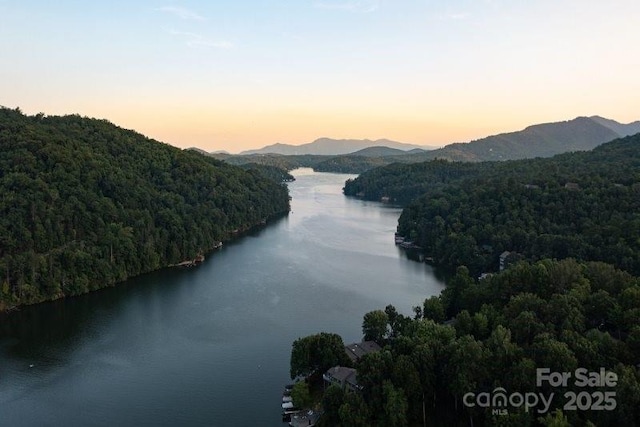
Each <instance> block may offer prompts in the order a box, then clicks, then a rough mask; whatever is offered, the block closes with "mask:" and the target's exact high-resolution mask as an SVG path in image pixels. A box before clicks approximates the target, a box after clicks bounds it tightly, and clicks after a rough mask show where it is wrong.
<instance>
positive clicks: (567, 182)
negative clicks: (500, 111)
mask: <svg viewBox="0 0 640 427" xmlns="http://www.w3.org/2000/svg"><path fill="white" fill-rule="evenodd" d="M344 191H345V194H347V195H358V196H361V197H364V198H368V199H374V200H379V199H380V198H381V197H389V199H390V200H391V201H393V202H396V203H401V204H407V203H408V206H406V208H405V209H404V210H403V213H402V215H401V217H400V220H399V225H398V232H399V233H400V234H401V235H403V236H405V237H407V238H408V239H410V240H412V241H413V242H415V243H416V244H417V245H419V246H420V247H422V248H423V250H424V251H425V253H426V255H428V256H430V257H432V258H433V259H434V261H435V262H436V263H437V264H440V265H442V266H444V267H446V268H449V269H450V270H454V269H455V268H456V267H457V266H458V265H466V266H467V267H468V268H469V270H470V271H471V272H472V274H474V275H478V274H480V273H482V272H485V271H494V270H496V269H497V267H498V257H499V255H500V254H501V253H503V252H504V251H509V252H512V253H513V256H512V257H514V258H522V257H524V258H526V259H529V260H533V261H535V260H537V259H542V258H556V259H563V258H567V257H574V258H577V259H581V260H589V261H605V262H608V263H611V264H612V265H615V266H617V267H619V268H622V269H624V270H626V271H629V272H631V273H633V274H640V135H636V136H632V137H627V138H624V139H620V140H616V141H613V142H610V143H607V144H604V145H602V146H600V147H598V148H596V149H594V150H593V151H589V152H577V153H568V154H563V155H558V156H556V157H553V158H548V159H531V160H519V161H508V162H485V163H475V164H474V163H451V162H447V161H433V162H426V163H421V164H415V165H391V166H388V167H385V168H380V169H376V170H373V171H370V172H368V173H365V174H362V175H361V176H360V177H358V178H357V179H356V180H353V181H348V182H347V183H346V184H345V190H344Z"/></svg>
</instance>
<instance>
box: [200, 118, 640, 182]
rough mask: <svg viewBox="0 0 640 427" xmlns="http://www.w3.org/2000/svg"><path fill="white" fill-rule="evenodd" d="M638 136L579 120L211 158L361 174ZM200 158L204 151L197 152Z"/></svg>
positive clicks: (635, 127) (579, 147)
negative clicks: (437, 143)
mask: <svg viewBox="0 0 640 427" xmlns="http://www.w3.org/2000/svg"><path fill="white" fill-rule="evenodd" d="M637 133H640V121H635V122H633V123H628V124H623V123H619V122H617V121H615V120H611V119H606V118H603V117H600V116H591V117H577V118H575V119H573V120H567V121H562V122H554V123H543V124H537V125H532V126H529V127H527V128H525V129H523V130H520V131H517V132H508V133H501V134H498V135H493V136H488V137H486V138H482V139H478V140H474V141H471V142H467V143H454V144H449V145H447V146H445V147H442V148H433V147H425V146H417V145H412V144H404V143H401V142H396V141H389V140H387V139H379V140H376V141H371V140H367V139H365V140H336V139H329V138H320V139H317V140H316V141H314V142H312V143H309V144H303V145H300V146H293V145H286V144H274V145H270V146H268V147H264V148H262V149H260V150H251V151H245V152H244V153H242V155H230V154H220V153H218V154H213V153H208V155H209V156H213V157H215V158H217V159H220V160H224V161H226V162H228V163H232V164H243V163H259V164H265V165H271V166H277V167H280V168H283V169H286V170H291V169H295V168H297V167H311V168H313V169H315V170H317V171H322V172H343V173H362V172H364V171H366V170H369V169H372V168H375V167H379V166H384V165H388V164H391V163H418V162H424V161H428V160H433V159H446V160H451V161H465V162H481V161H491V160H517V159H526V158H534V157H551V156H554V155H556V154H561V153H566V152H571V151H588V150H592V149H593V148H595V147H597V146H598V145H600V144H604V143H605V142H609V141H612V140H614V139H617V138H621V137H625V136H629V135H635V134H637ZM197 151H200V152H201V153H202V150H197ZM203 154H204V153H203Z"/></svg>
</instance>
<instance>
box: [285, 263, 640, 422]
mask: <svg viewBox="0 0 640 427" xmlns="http://www.w3.org/2000/svg"><path fill="white" fill-rule="evenodd" d="M414 312H415V316H413V317H407V316H404V315H402V314H399V313H398V312H397V311H396V310H395V308H394V307H393V306H387V307H386V308H385V309H384V310H375V311H372V312H370V313H367V314H366V315H365V316H364V319H363V324H362V327H363V334H364V336H365V339H373V340H376V341H377V342H378V343H379V344H381V345H382V346H383V349H382V351H380V352H377V353H372V354H368V355H365V356H364V357H362V358H361V359H360V360H358V361H357V362H356V363H355V364H354V365H352V366H353V367H355V368H356V369H357V381H358V384H359V386H361V388H362V391H361V392H345V391H344V390H342V389H341V388H339V387H338V386H335V385H332V386H330V387H328V388H326V389H325V391H324V393H322V398H321V400H322V402H321V404H322V407H323V409H324V414H323V416H322V418H321V425H323V426H332V427H337V426H350V427H352V426H363V427H364V426H385V427H386V426H408V425H416V426H418V425H420V426H422V425H423V422H425V421H426V423H425V425H447V426H456V425H459V426H469V425H471V426H473V425H476V426H482V425H496V426H534V425H544V426H563V427H564V426H571V425H574V426H577V425H592V426H594V425H598V426H610V425H620V426H637V425H640V280H639V279H638V278H637V277H633V276H631V275H629V274H628V273H625V272H623V271H620V270H617V269H615V268H614V267H612V266H610V265H607V264H604V263H599V262H588V263H578V262H576V261H575V260H572V259H567V260H563V261H552V260H541V261H538V262H536V263H533V264H530V263H526V262H520V263H518V264H516V265H513V266H511V267H510V268H508V269H506V270H504V271H503V272H501V273H499V274H495V275H493V276H490V277H487V278H486V279H483V280H481V281H476V280H474V279H473V278H472V277H471V276H470V275H469V272H468V270H467V269H466V268H465V267H460V268H459V269H458V271H457V273H456V274H455V276H454V277H453V278H452V279H451V280H450V281H449V282H448V284H447V288H446V289H445V290H444V291H443V292H442V294H441V295H440V296H434V297H431V298H428V299H426V300H425V301H424V304H422V305H420V306H417V307H415V308H414ZM447 319H449V321H448V322H446V323H445V322H444V321H445V320H447ZM340 350H341V351H340ZM335 365H341V366H349V361H348V359H347V360H345V351H344V347H343V346H342V342H341V340H340V338H339V337H337V338H336V336H335V335H334V334H327V333H322V334H318V335H313V336H310V337H305V338H301V339H299V340H297V341H296V342H295V343H294V345H293V347H292V355H291V371H292V376H293V375H297V374H300V373H303V374H307V373H310V372H311V373H312V375H311V377H310V378H309V383H310V384H311V385H312V387H311V388H313V385H314V384H318V382H320V381H322V380H321V379H319V378H318V374H317V373H321V372H324V369H326V367H327V366H329V367H330V366H335ZM537 368H546V369H549V372H554V373H564V372H566V373H569V374H570V375H571V376H570V377H569V379H568V380H567V381H566V384H564V385H556V386H555V387H554V386H552V384H551V383H550V382H549V381H546V380H541V381H540V383H538V373H537V371H536V369H537ZM579 368H582V369H584V371H582V372H581V373H580V372H578V373H576V370H577V369H579ZM601 369H604V371H605V372H608V374H606V375H607V376H608V377H609V378H615V381H614V382H615V384H614V382H609V383H607V384H602V383H595V382H591V383H590V385H584V384H582V383H581V381H582V380H581V379H580V376H583V377H584V376H589V377H591V378H592V380H593V376H594V373H597V374H598V375H600V374H601V372H602V371H601ZM313 373H316V374H313ZM614 374H615V376H614ZM541 378H542V377H541ZM600 379H601V380H602V377H600ZM320 387H322V386H320ZM482 393H485V394H484V397H485V398H486V397H487V396H489V397H488V398H489V400H483V399H484V398H483V397H482V396H483V395H482ZM518 393H520V394H521V395H523V396H524V395H526V393H529V394H528V396H529V397H528V402H529V404H530V406H529V407H526V406H525V405H524V402H523V401H521V400H519V399H517V398H515V399H513V400H511V397H510V396H512V395H514V394H516V396H517V394H518ZM534 394H535V395H536V396H537V400H534V398H533V395H534ZM500 395H502V396H509V400H493V399H494V397H495V396H500ZM465 396H466V397H465ZM574 396H578V399H575V398H573V397H574ZM600 397H603V399H602V400H600ZM572 398H573V402H572ZM294 399H295V396H294ZM598 400H600V403H598V402H597V401H598ZM496 402H501V403H497V404H496ZM576 402H577V404H576ZM471 405H473V406H471Z"/></svg>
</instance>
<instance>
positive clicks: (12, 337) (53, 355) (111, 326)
mask: <svg viewBox="0 0 640 427" xmlns="http://www.w3.org/2000/svg"><path fill="white" fill-rule="evenodd" d="M294 175H295V176H296V178H297V180H296V181H295V182H293V183H290V184H289V188H290V191H291V196H292V197H293V200H292V212H291V214H290V215H289V216H288V217H285V218H282V219H280V220H278V221H275V222H274V223H272V224H269V225H268V226H266V227H265V228H264V229H262V230H260V231H258V232H255V233H253V234H251V235H249V236H245V237H243V238H241V239H238V240H237V241H235V242H231V243H226V244H225V246H224V247H223V248H222V249H221V250H220V251H218V252H216V253H214V254H212V255H210V256H208V257H207V260H206V261H205V263H204V264H202V265H201V266H200V267H197V268H194V269H184V270H181V269H167V270H163V271H159V272H156V273H152V274H148V275H145V276H142V277H139V278H136V279H133V280H129V281H128V282H126V283H123V284H121V285H119V286H118V287H116V288H111V289H106V290H103V291H99V292H97V293H93V294H90V295H86V296H82V297H78V298H74V299H68V300H65V301H57V302H53V303H48V304H41V305H38V306H34V307H26V308H23V309H22V310H21V311H19V312H16V313H13V314H12V315H11V316H9V317H6V316H5V317H0V425H2V426H5V425H6V426H23V425H28V426H31V425H33V426H47V425H50V426H89V425H98V426H125V425H126V426H128V425H131V426H143V425H153V426H161V425H166V426H176V425H181V426H188V425H194V426H280V425H282V424H281V414H280V412H281V409H280V403H281V396H282V389H283V386H284V384H286V383H287V382H288V380H289V356H290V351H291V343H292V342H293V341H294V340H295V339H296V338H298V337H302V336H306V335H310V334H313V333H317V332H321V331H326V332H335V333H338V334H340V335H341V336H342V337H343V339H344V341H345V343H348V342H353V341H359V340H360V338H361V325H362V317H363V315H364V314H365V313H366V312H368V311H371V310H375V309H384V307H385V306H386V305H387V304H393V305H395V307H396V308H397V309H398V311H399V312H401V313H404V314H407V315H410V314H412V312H411V308H412V307H413V306H415V305H420V304H422V301H423V300H424V299H425V298H426V297H428V296H431V295H434V294H438V293H439V292H440V290H441V289H442V287H443V283H442V279H441V278H439V277H438V276H436V274H435V273H434V271H433V270H432V269H431V267H430V266H428V265H426V264H423V263H418V262H414V261H411V260H408V259H407V258H406V256H405V255H404V254H403V253H402V252H401V251H400V250H399V249H398V248H396V246H395V245H394V241H393V240H394V239H393V233H394V231H395V228H396V224H397V219H398V217H399V215H400V210H399V209H397V208H392V207H388V206H384V205H382V204H379V203H372V202H364V201H361V200H354V199H349V198H346V197H344V196H343V195H342V192H341V188H342V186H343V184H344V181H345V179H347V178H349V177H350V176H349V175H344V174H328V173H314V172H312V171H311V170H309V169H299V170H297V171H294Z"/></svg>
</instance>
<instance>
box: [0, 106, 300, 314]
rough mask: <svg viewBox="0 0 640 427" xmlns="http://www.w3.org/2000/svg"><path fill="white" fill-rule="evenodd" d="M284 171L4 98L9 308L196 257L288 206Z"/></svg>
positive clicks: (1, 279) (3, 297)
mask: <svg viewBox="0 0 640 427" xmlns="http://www.w3.org/2000/svg"><path fill="white" fill-rule="evenodd" d="M272 175H273V173H272ZM276 181H277V179H274V178H268V177H267V176H266V175H265V173H264V171H260V170H257V169H255V168H249V169H248V170H244V169H241V168H238V167H236V166H232V165H229V164H226V163H224V162H221V161H218V160H215V159H213V158H210V157H206V156H202V155H201V154H198V153H195V152H192V151H188V150H184V151H183V150H180V149H178V148H175V147H172V146H170V145H167V144H163V143H160V142H157V141H154V140H151V139H149V138H146V137H144V136H143V135H140V134H138V133H136V132H133V131H129V130H125V129H121V128H119V127H117V126H115V125H113V124H111V123H109V122H107V121H104V120H96V119H88V118H83V117H80V116H77V115H72V116H64V117H47V116H44V115H43V114H39V115H36V116H26V115H23V114H22V113H21V112H20V111H19V110H10V109H6V108H3V109H0V311H1V310H3V309H6V308H10V307H14V306H17V305H21V304H31V303H36V302H40V301H45V300H51V299H56V298H61V297H65V296H72V295H78V294H82V293H85V292H89V291H92V290H95V289H99V288H102V287H105V286H111V285H113V284H115V283H117V282H120V281H123V280H125V279H127V278H129V277H132V276H135V275H138V274H141V273H145V272H149V271H152V270H156V269H159V268H162V267H165V266H168V265H171V264H174V263H177V262H179V261H181V260H184V259H193V258H194V257H196V255H198V254H199V253H204V252H206V251H208V250H210V249H212V248H214V247H215V246H216V244H217V243H218V242H219V241H221V240H224V239H226V238H229V237H230V236H232V235H234V234H235V233H238V231H242V230H246V229H248V228H250V227H252V226H255V225H258V224H261V223H264V221H265V220H267V219H269V218H272V217H274V216H276V215H280V214H284V213H286V212H288V211H289V195H288V191H287V188H286V187H285V186H283V185H281V184H280V183H279V182H276Z"/></svg>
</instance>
